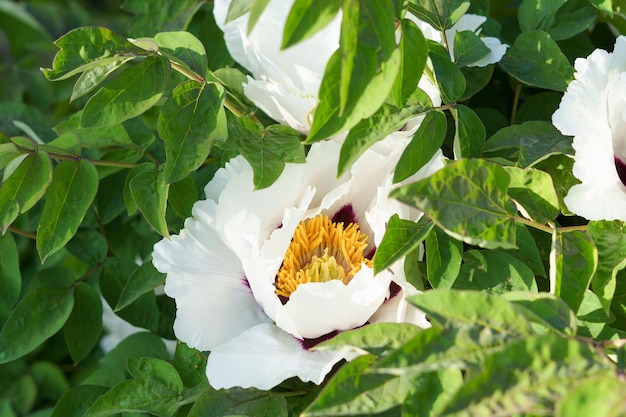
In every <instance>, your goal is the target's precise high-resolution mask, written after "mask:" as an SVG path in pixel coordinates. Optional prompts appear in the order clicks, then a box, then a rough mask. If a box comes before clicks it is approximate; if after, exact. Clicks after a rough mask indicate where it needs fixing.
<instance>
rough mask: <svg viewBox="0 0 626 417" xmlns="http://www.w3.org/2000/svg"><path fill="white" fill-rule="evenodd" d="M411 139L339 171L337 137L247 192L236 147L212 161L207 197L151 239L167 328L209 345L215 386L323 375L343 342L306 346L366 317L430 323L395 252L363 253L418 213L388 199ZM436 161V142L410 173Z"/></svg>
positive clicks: (346, 355) (341, 355)
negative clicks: (168, 314)
mask: <svg viewBox="0 0 626 417" xmlns="http://www.w3.org/2000/svg"><path fill="white" fill-rule="evenodd" d="M408 140H409V139H407V138H406V135H405V134H404V133H395V134H392V135H390V137H389V138H387V139H386V140H383V141H381V142H379V143H378V144H376V145H375V146H374V147H372V148H371V149H369V150H367V151H366V152H365V153H364V154H363V155H362V156H361V157H360V158H359V159H358V160H357V162H356V163H355V164H354V165H353V166H352V167H351V169H350V171H349V172H348V173H346V174H344V175H343V176H342V177H340V178H336V167H337V162H338V155H339V148H340V146H341V145H340V144H339V143H337V142H334V141H324V142H318V143H316V144H314V145H313V146H312V147H311V149H310V151H309V154H308V155H307V162H306V163H305V164H287V165H286V166H285V169H284V172H283V173H282V174H281V176H280V177H279V179H278V180H277V181H276V182H275V183H274V184H273V185H272V186H270V187H268V188H266V189H263V190H257V191H254V187H253V181H252V177H253V172H252V168H251V167H250V165H249V164H248V163H247V162H246V161H245V159H244V158H242V157H236V158H234V159H232V160H231V161H230V162H229V163H227V164H226V166H225V167H224V168H222V169H220V170H218V171H217V173H216V174H215V176H214V178H213V179H212V180H211V181H210V182H209V184H208V185H207V186H206V188H205V194H206V197H207V199H206V200H203V201H198V202H197V203H196V204H195V205H194V207H193V217H192V218H189V219H187V220H186V221H185V227H184V229H183V230H181V231H180V234H179V235H177V236H176V235H174V236H172V237H171V239H164V240H162V241H161V242H159V243H157V244H156V245H155V247H154V253H153V263H154V265H155V266H156V268H157V269H158V270H159V271H161V272H164V273H166V274H167V278H166V284H165V292H166V293H167V294H168V295H169V296H170V297H173V298H174V299H175V300H176V307H177V314H176V321H175V323H174V331H175V333H176V336H177V337H178V338H179V339H180V340H182V341H184V342H186V343H187V344H188V345H189V346H192V347H194V348H197V349H199V350H203V351H211V353H210V355H209V357H208V362H207V371H206V372H207V377H208V379H209V382H210V384H211V385H212V386H213V387H214V388H229V387H234V386H241V387H256V388H260V389H270V388H272V387H274V386H276V385H277V384H279V383H281V382H282V381H284V380H285V379H288V378H291V377H294V376H295V377H299V378H300V379H301V380H303V381H312V382H314V383H318V384H319V383H321V382H322V381H323V380H324V378H325V376H326V374H327V373H328V372H329V371H330V370H331V369H332V367H333V365H334V364H336V363H337V362H339V361H340V360H342V359H348V360H350V359H352V358H353V357H354V356H355V355H357V354H358V353H355V352H353V351H349V350H323V351H322V350H320V351H315V350H310V347H312V346H315V345H316V344H317V343H319V342H320V341H322V340H326V339H328V338H331V337H333V336H334V335H335V334H337V333H338V332H341V331H344V330H349V329H354V328H357V327H360V326H362V325H365V324H367V323H371V322H375V321H391V322H410V323H414V324H416V325H418V326H421V327H428V326H429V323H428V321H427V320H426V318H425V315H424V313H422V312H420V311H419V310H417V309H416V308H414V307H412V306H411V305H410V304H409V303H407V302H406V300H405V296H406V295H407V294H408V295H410V294H416V293H418V291H417V290H416V289H415V288H413V287H412V286H411V285H410V284H409V283H408V282H406V279H405V277H404V272H403V271H404V268H403V262H404V260H403V259H402V260H399V261H398V262H397V263H396V264H395V265H393V266H392V267H391V268H389V269H388V270H386V271H382V272H381V273H379V274H378V275H376V276H374V274H373V269H372V267H371V265H372V264H371V258H372V256H373V254H374V252H375V248H376V246H377V245H379V244H380V242H381V240H382V236H383V234H384V232H385V229H386V222H387V221H388V219H389V217H390V216H391V215H392V214H394V213H399V214H400V215H401V216H402V217H403V218H410V219H417V218H418V217H419V216H420V215H421V213H420V212H419V211H418V210H416V209H413V208H410V207H408V206H405V205H402V204H401V203H399V202H398V201H396V200H393V199H390V198H388V195H389V192H390V190H391V189H392V188H393V187H394V185H393V184H392V178H393V169H394V167H395V163H396V162H397V160H398V158H399V156H400V154H401V152H402V150H403V149H404V147H405V146H406V143H407V142H408ZM442 166H443V156H442V154H441V153H440V152H438V153H437V154H436V155H435V157H434V158H433V159H432V160H431V161H430V163H429V164H427V166H425V167H424V168H423V169H422V170H420V171H419V172H418V173H417V174H415V175H414V176H413V177H412V178H410V179H409V181H412V180H415V179H418V178H423V177H426V176H428V175H430V174H432V173H433V172H435V171H436V170H437V169H439V168H441V167H442Z"/></svg>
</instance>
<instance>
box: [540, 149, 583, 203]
mask: <svg viewBox="0 0 626 417" xmlns="http://www.w3.org/2000/svg"><path fill="white" fill-rule="evenodd" d="M534 168H537V169H540V170H541V171H544V172H547V173H548V174H550V177H552V183H553V184H554V190H555V191H556V194H557V196H558V198H559V206H560V207H561V211H562V212H563V213H565V214H567V213H570V211H569V210H568V209H567V206H566V205H565V201H563V199H564V198H565V196H566V195H567V193H568V192H569V190H570V188H572V187H573V186H574V185H575V184H579V183H580V181H579V180H578V179H577V178H576V177H574V174H573V173H572V172H573V168H574V158H572V157H570V156H568V155H552V156H550V157H548V158H546V159H545V160H543V161H540V162H538V163H537V164H536V165H534Z"/></svg>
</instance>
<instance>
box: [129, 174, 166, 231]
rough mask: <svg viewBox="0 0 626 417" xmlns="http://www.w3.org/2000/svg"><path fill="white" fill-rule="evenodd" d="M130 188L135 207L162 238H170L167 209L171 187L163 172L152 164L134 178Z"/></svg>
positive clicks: (130, 182)
mask: <svg viewBox="0 0 626 417" xmlns="http://www.w3.org/2000/svg"><path fill="white" fill-rule="evenodd" d="M142 168H143V167H142ZM128 188H129V191H130V194H131V196H132V199H133V201H134V204H135V206H136V207H137V209H139V211H140V212H141V214H143V216H144V217H145V219H146V221H147V222H148V224H149V225H150V226H152V228H153V229H154V230H156V232H157V233H159V234H160V235H161V236H164V237H168V236H169V231H168V229H167V222H166V221H165V209H166V208H167V194H168V190H169V186H168V184H166V183H165V179H164V178H163V175H162V172H159V171H158V170H157V167H156V166H154V165H152V164H151V165H149V167H148V168H146V169H142V170H141V171H139V173H137V174H136V175H134V176H133V177H132V179H131V180H130V181H129V183H128Z"/></svg>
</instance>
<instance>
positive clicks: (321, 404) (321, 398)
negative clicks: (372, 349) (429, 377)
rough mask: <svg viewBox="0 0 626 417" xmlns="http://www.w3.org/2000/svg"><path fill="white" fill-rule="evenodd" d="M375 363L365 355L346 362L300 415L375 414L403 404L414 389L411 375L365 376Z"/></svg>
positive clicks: (377, 374) (372, 374) (379, 374)
mask: <svg viewBox="0 0 626 417" xmlns="http://www.w3.org/2000/svg"><path fill="white" fill-rule="evenodd" d="M374 360H375V357H373V356H371V355H366V356H360V357H358V358H356V359H354V360H353V361H351V362H348V363H346V364H345V365H344V366H343V367H341V369H339V371H338V372H337V373H336V374H335V375H333V378H332V379H330V380H329V381H328V383H326V384H325V386H324V388H323V389H322V392H320V394H319V395H318V396H317V398H315V400H314V401H313V402H312V403H311V404H310V405H309V406H308V407H307V408H306V410H305V411H304V413H302V414H301V415H302V416H303V417H304V416H329V415H331V416H333V415H335V416H337V415H339V416H342V415H374V414H378V413H381V412H383V411H386V410H389V409H391V408H393V407H395V406H397V405H399V404H402V403H403V402H404V400H405V399H406V397H407V396H408V395H409V394H410V393H411V391H412V390H413V380H412V378H411V376H410V375H400V376H392V375H385V374H381V373H367V368H368V366H369V365H371V363H372V362H373V361H374Z"/></svg>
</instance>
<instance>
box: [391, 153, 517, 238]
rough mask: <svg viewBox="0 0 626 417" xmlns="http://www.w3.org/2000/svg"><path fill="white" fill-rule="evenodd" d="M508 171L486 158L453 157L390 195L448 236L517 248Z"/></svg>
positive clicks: (513, 208)
mask: <svg viewBox="0 0 626 417" xmlns="http://www.w3.org/2000/svg"><path fill="white" fill-rule="evenodd" d="M508 186H509V177H508V175H507V173H506V171H504V169H503V168H502V167H500V166H498V165H496V164H492V163H490V162H487V161H483V160H473V159H464V160H460V161H455V162H452V163H450V164H449V165H447V166H445V167H444V168H442V169H440V170H439V171H437V172H435V173H434V174H433V175H431V176H430V177H429V178H426V179H423V180H421V181H418V182H415V183H412V184H409V185H404V186H402V187H399V188H397V189H395V190H393V191H392V192H391V194H390V195H391V197H394V198H397V199H398V200H400V201H402V202H403V203H406V204H409V205H411V206H414V207H417V208H418V209H420V210H422V211H423V212H424V213H426V215H427V216H428V217H430V218H431V219H432V220H433V221H434V222H435V223H436V224H437V225H438V226H439V227H441V228H442V229H444V230H445V231H446V232H447V233H448V234H450V235H451V236H453V237H454V238H456V239H459V240H462V241H463V242H466V243H469V244H472V245H478V246H481V247H485V248H496V247H502V248H511V247H514V246H515V221H514V219H513V216H514V215H515V207H514V205H513V203H512V202H511V201H510V199H509V198H508V196H507V195H506V193H507V190H508Z"/></svg>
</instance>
